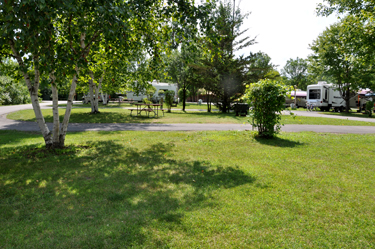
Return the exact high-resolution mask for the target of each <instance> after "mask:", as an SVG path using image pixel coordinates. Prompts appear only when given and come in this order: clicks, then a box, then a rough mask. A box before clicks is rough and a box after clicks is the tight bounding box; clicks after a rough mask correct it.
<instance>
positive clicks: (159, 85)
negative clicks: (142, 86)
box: [126, 80, 178, 103]
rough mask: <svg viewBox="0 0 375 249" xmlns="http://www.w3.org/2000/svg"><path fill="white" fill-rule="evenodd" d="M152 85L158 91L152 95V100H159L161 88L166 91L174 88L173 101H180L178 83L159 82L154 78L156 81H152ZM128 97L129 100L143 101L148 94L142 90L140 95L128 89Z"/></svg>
mask: <svg viewBox="0 0 375 249" xmlns="http://www.w3.org/2000/svg"><path fill="white" fill-rule="evenodd" d="M151 85H152V86H153V87H155V88H156V92H155V93H154V95H153V96H152V99H151V100H152V101H154V102H158V101H159V90H164V91H168V90H172V91H174V92H175V96H174V100H173V102H175V103H178V95H177V94H178V92H177V90H178V87H177V84H173V83H162V82H158V81H156V80H154V81H152V82H151ZM126 97H127V99H128V100H133V101H138V102H141V101H143V99H145V98H147V95H146V94H144V93H142V92H141V93H139V94H138V95H136V94H135V93H134V92H132V91H127V92H126Z"/></svg>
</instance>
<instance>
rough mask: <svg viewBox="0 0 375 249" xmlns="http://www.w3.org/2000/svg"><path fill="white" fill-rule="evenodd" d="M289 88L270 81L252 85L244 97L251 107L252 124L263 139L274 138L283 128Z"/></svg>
mask: <svg viewBox="0 0 375 249" xmlns="http://www.w3.org/2000/svg"><path fill="white" fill-rule="evenodd" d="M289 89H290V88H289V87H287V86H285V85H283V84H281V83H280V82H278V81H273V80H270V79H266V80H261V81H259V82H258V83H253V84H251V85H250V86H249V87H248V88H247V90H246V93H245V95H244V99H245V100H246V101H247V102H248V103H249V105H250V116H251V117H252V120H251V124H252V125H253V126H255V127H256V128H257V129H258V134H259V136H261V137H266V138H271V137H274V136H275V135H276V134H277V133H278V132H279V131H280V128H281V125H280V120H281V111H282V110H284V102H285V97H286V96H287V92H288V91H289Z"/></svg>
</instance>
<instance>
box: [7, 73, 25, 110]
mask: <svg viewBox="0 0 375 249" xmlns="http://www.w3.org/2000/svg"><path fill="white" fill-rule="evenodd" d="M30 102H31V100H30V95H29V91H28V90H27V87H26V86H25V85H24V84H22V82H15V81H14V80H13V79H12V78H11V77H8V76H0V103H1V104H3V105H18V104H27V103H30Z"/></svg>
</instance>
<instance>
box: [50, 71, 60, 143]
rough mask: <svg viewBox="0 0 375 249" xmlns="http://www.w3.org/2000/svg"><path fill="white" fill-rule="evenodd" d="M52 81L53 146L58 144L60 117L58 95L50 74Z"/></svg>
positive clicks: (53, 79)
mask: <svg viewBox="0 0 375 249" xmlns="http://www.w3.org/2000/svg"><path fill="white" fill-rule="evenodd" d="M50 78H51V80H52V83H51V88H52V113H53V129H52V134H53V137H52V142H53V147H59V146H60V117H59V95H58V90H57V87H56V83H55V78H54V76H53V75H51V76H50Z"/></svg>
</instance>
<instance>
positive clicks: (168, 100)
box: [165, 90, 176, 112]
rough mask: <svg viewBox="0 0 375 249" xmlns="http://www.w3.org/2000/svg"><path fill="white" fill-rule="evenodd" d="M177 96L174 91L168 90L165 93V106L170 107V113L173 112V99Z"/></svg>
mask: <svg viewBox="0 0 375 249" xmlns="http://www.w3.org/2000/svg"><path fill="white" fill-rule="evenodd" d="M175 94H176V93H175V91H172V90H168V91H166V92H165V105H166V106H167V107H168V112H171V107H172V105H173V99H174V95H175Z"/></svg>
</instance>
